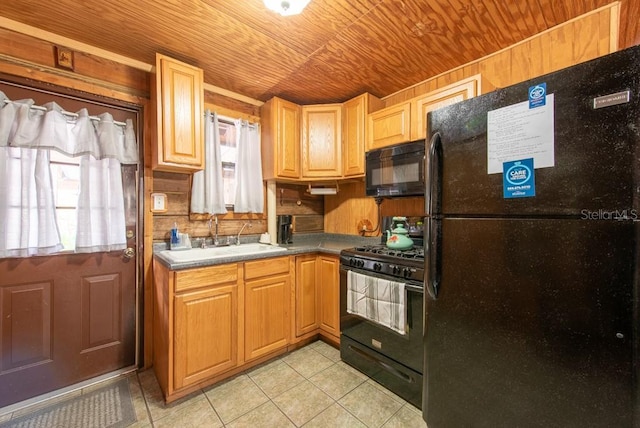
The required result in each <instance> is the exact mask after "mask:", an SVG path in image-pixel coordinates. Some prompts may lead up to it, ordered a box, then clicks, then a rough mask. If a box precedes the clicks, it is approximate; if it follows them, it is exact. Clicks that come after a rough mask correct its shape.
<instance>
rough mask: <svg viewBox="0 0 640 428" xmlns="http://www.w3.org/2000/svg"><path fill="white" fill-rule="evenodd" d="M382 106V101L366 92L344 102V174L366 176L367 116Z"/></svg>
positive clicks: (347, 175) (346, 175)
mask: <svg viewBox="0 0 640 428" xmlns="http://www.w3.org/2000/svg"><path fill="white" fill-rule="evenodd" d="M381 107H382V101H381V100H379V99H378V98H376V97H374V96H373V95H371V94H368V93H364V94H362V95H359V96H357V97H355V98H353V99H351V100H349V101H346V102H344V103H343V104H342V175H343V176H345V177H361V176H364V153H365V151H366V145H367V140H366V137H367V116H368V114H369V112H370V111H372V110H378V109H380V108H381Z"/></svg>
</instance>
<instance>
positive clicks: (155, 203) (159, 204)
mask: <svg viewBox="0 0 640 428" xmlns="http://www.w3.org/2000/svg"><path fill="white" fill-rule="evenodd" d="M151 211H152V212H154V213H157V212H165V211H167V195H166V194H164V193H152V194H151Z"/></svg>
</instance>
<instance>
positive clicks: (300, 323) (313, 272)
mask: <svg viewBox="0 0 640 428" xmlns="http://www.w3.org/2000/svg"><path fill="white" fill-rule="evenodd" d="M317 266H318V258H317V257H316V255H315V254H312V255H304V256H297V257H296V285H295V289H296V290H295V334H296V337H300V336H303V335H305V334H308V333H314V332H316V330H318V327H320V316H319V313H318V312H319V309H320V308H319V305H318V301H319V300H318V286H319V284H318V279H317V277H318V268H317Z"/></svg>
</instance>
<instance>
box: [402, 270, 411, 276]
mask: <svg viewBox="0 0 640 428" xmlns="http://www.w3.org/2000/svg"><path fill="white" fill-rule="evenodd" d="M402 276H404V277H405V278H410V277H411V269H409V268H404V269H402Z"/></svg>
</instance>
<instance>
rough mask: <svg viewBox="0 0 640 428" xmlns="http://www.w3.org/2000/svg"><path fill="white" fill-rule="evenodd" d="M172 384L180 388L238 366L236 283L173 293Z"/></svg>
mask: <svg viewBox="0 0 640 428" xmlns="http://www.w3.org/2000/svg"><path fill="white" fill-rule="evenodd" d="M174 302H175V326H174V384H175V388H176V389H179V388H182V387H184V386H188V385H191V384H194V383H197V382H199V381H201V380H203V379H205V378H208V377H211V376H213V375H216V374H218V373H221V372H224V371H226V370H229V369H231V368H233V367H235V366H236V365H237V355H238V353H237V351H238V286H237V285H235V284H233V285H226V286H219V287H213V288H210V289H204V290H202V291H197V292H192V293H183V294H178V295H176V296H175V299H174Z"/></svg>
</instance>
